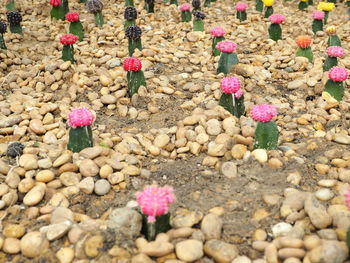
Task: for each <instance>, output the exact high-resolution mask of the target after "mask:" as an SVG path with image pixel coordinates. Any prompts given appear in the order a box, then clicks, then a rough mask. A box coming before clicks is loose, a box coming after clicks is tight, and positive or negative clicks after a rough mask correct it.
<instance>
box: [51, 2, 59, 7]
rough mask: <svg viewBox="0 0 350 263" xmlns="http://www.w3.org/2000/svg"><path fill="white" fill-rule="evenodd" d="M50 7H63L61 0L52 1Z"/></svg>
mask: <svg viewBox="0 0 350 263" xmlns="http://www.w3.org/2000/svg"><path fill="white" fill-rule="evenodd" d="M50 5H51V6H53V7H57V6H60V5H61V0H50Z"/></svg>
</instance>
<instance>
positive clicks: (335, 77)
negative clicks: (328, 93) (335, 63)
mask: <svg viewBox="0 0 350 263" xmlns="http://www.w3.org/2000/svg"><path fill="white" fill-rule="evenodd" d="M328 78H329V79H330V80H332V81H334V82H340V81H344V80H347V79H348V72H347V71H346V69H345V68H341V67H333V68H331V69H330V70H329V72H328Z"/></svg>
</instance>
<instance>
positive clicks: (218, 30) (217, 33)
mask: <svg viewBox="0 0 350 263" xmlns="http://www.w3.org/2000/svg"><path fill="white" fill-rule="evenodd" d="M210 34H211V35H212V36H213V37H222V36H224V35H225V30H224V29H223V28H222V27H221V26H215V27H213V28H212V29H210Z"/></svg>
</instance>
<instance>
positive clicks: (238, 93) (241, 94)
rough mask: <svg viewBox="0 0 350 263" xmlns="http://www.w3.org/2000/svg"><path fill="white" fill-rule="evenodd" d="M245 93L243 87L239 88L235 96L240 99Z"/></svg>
mask: <svg viewBox="0 0 350 263" xmlns="http://www.w3.org/2000/svg"><path fill="white" fill-rule="evenodd" d="M243 94H244V91H243V90H242V89H239V90H237V91H236V93H235V98H236V99H239V98H240V97H242V96H243Z"/></svg>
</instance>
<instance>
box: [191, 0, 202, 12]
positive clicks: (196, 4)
mask: <svg viewBox="0 0 350 263" xmlns="http://www.w3.org/2000/svg"><path fill="white" fill-rule="evenodd" d="M192 7H193V11H200V10H201V1H200V0H193V1H192Z"/></svg>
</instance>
